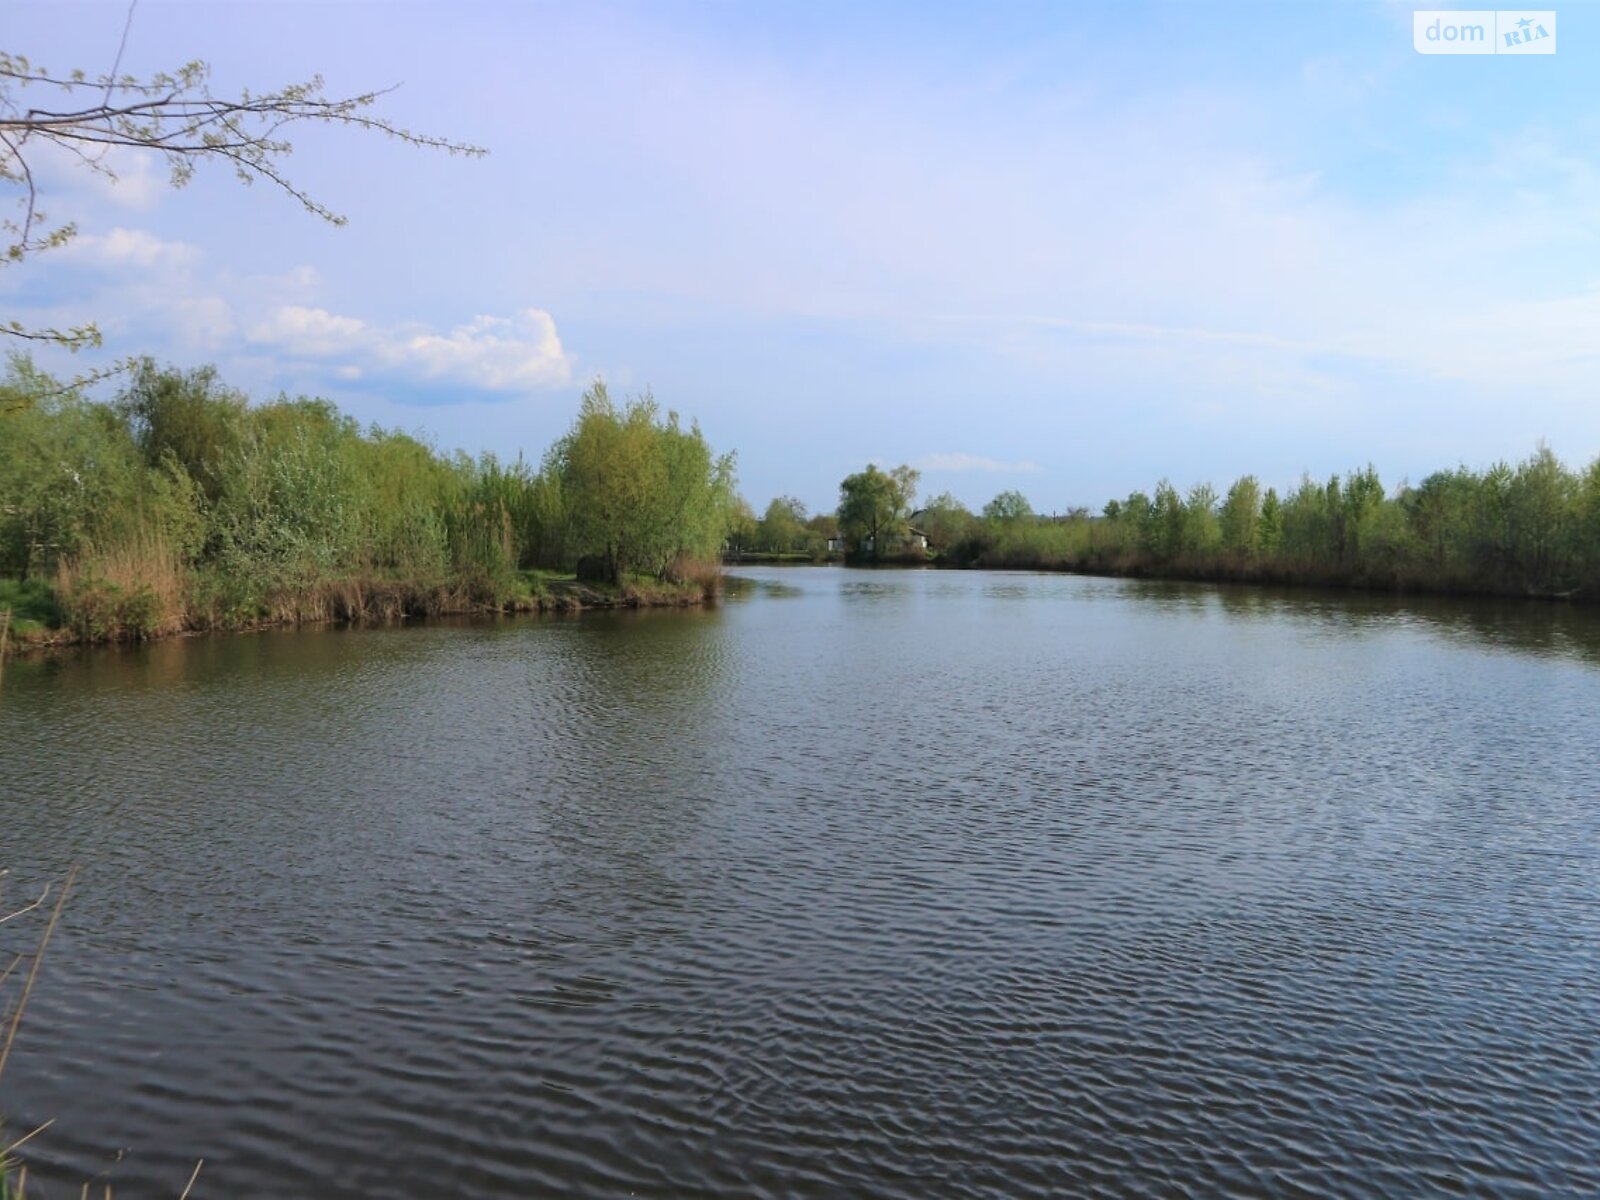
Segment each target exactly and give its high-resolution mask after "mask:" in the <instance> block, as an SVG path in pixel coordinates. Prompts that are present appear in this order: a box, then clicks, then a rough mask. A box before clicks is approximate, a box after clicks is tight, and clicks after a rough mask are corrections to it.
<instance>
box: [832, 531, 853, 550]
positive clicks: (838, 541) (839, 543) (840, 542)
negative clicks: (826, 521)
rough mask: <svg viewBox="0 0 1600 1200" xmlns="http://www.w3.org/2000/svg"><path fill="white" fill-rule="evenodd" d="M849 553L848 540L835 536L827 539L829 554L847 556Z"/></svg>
mask: <svg viewBox="0 0 1600 1200" xmlns="http://www.w3.org/2000/svg"><path fill="white" fill-rule="evenodd" d="M849 551H850V539H849V538H845V537H840V536H839V535H837V534H835V535H834V536H833V537H831V538H829V539H828V553H829V554H847V553H849Z"/></svg>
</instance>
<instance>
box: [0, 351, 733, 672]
mask: <svg viewBox="0 0 1600 1200" xmlns="http://www.w3.org/2000/svg"><path fill="white" fill-rule="evenodd" d="M0 400H3V401H4V403H0V611H6V610H9V611H11V612H12V614H13V617H12V625H11V636H12V638H13V639H15V640H19V641H23V642H27V641H30V640H31V641H39V640H51V639H54V640H82V641H113V640H132V639H141V638H150V637H158V636H162V635H165V634H170V633H176V632H180V631H184V630H206V629H232V628H244V627H250V626H256V625H263V624H272V623H282V622H294V621H316V620H327V619H352V620H353V619H363V618H392V617H399V616H404V615H424V614H435V613H444V612H463V611H479V610H491V609H501V610H506V609H510V610H518V609H537V608H541V607H563V606H580V605H583V604H585V603H589V604H593V603H679V602H687V601H690V600H695V599H700V598H703V597H704V596H706V595H708V594H710V593H712V592H714V591H715V589H716V587H717V584H718V579H719V574H718V569H717V559H718V557H719V555H720V552H721V550H722V547H723V545H724V542H725V539H726V535H727V531H728V528H729V526H730V524H731V522H732V520H733V516H734V478H733V458H732V456H731V455H724V456H718V455H716V454H714V453H713V451H712V449H711V447H710V446H709V444H708V443H707V442H706V440H705V438H704V437H703V436H702V434H701V432H700V430H699V428H698V427H696V426H689V427H687V428H686V427H684V426H683V424H682V423H681V422H680V421H679V419H678V417H677V415H676V414H673V413H668V414H666V415H664V416H663V415H662V413H661V412H660V410H659V409H658V408H657V406H656V404H655V402H654V401H653V400H652V399H651V398H650V397H649V396H644V397H641V398H638V399H635V400H632V401H628V402H626V403H623V404H620V405H619V404H617V403H615V402H614V401H613V400H612V399H611V397H610V396H609V394H608V393H607V391H606V388H605V386H604V384H601V383H596V384H595V385H594V387H592V388H591V389H590V390H589V392H588V393H587V394H586V395H585V396H584V398H583V401H582V405H581V407H580V410H579V413H578V416H577V419H576V420H575V421H574V423H573V425H572V428H571V430H570V432H569V433H568V434H567V435H566V436H565V437H564V438H562V439H561V440H560V441H558V442H557V443H556V444H555V445H554V446H552V447H551V448H550V450H549V451H548V453H547V454H546V455H545V456H544V458H543V460H542V461H541V463H540V465H539V466H538V467H534V466H532V465H530V464H529V463H528V462H527V461H526V460H525V459H523V458H520V457H519V458H517V459H515V460H513V461H505V460H502V459H500V458H497V457H496V456H494V455H489V454H486V455H482V456H480V457H477V458H473V457H471V456H469V455H466V454H463V453H455V454H447V453H443V452H440V451H438V450H436V449H435V448H434V447H432V446H431V445H429V444H428V443H426V442H424V441H422V440H420V439H419V438H417V437H414V436H412V435H410V434H406V433H401V432H397V431H394V430H385V429H380V428H377V427H372V428H367V429H363V428H361V427H360V426H359V425H358V424H357V423H356V422H355V420H353V419H352V418H351V417H349V416H347V415H345V414H343V413H341V412H340V411H339V410H338V409H337V408H336V407H335V406H334V405H333V404H331V403H330V402H328V401H326V400H321V399H313V398H306V397H298V398H290V397H287V396H281V397H279V398H278V399H276V400H273V401H270V402H268V403H264V404H252V403H250V402H249V401H248V399H247V398H246V397H245V396H244V395H242V394H241V393H239V392H237V391H234V390H233V389H231V388H229V387H227V386H226V385H225V384H224V383H223V382H222V381H221V380H220V379H219V378H218V377H217V375H216V373H215V372H214V371H212V370H211V369H209V368H202V369H199V370H193V371H180V370H176V369H172V368H158V367H157V366H155V365H154V364H152V363H149V362H146V363H144V364H143V365H141V366H140V367H139V368H138V369H137V370H136V371H134V372H133V374H132V375H131V376H130V378H129V380H128V382H127V383H126V385H125V386H124V387H123V389H122V390H121V392H120V393H119V394H118V395H117V396H116V397H115V398H114V399H111V400H109V401H101V400H95V399H91V398H88V397H86V396H84V395H82V394H80V393H78V392H76V391H74V390H72V389H70V388H63V387H61V386H60V385H59V384H57V383H55V381H53V380H49V379H46V378H43V377H42V376H40V375H39V374H38V373H37V372H35V371H34V369H33V368H32V366H31V365H30V364H29V363H28V361H27V360H26V359H23V358H13V359H12V361H11V365H10V369H9V372H8V374H7V376H6V377H5V379H4V381H3V382H0ZM574 577H575V578H574Z"/></svg>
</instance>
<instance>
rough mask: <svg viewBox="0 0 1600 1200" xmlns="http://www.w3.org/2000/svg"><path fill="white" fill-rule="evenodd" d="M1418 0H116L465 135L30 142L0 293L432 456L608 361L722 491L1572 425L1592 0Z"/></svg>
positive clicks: (29, 15) (1583, 377)
mask: <svg viewBox="0 0 1600 1200" xmlns="http://www.w3.org/2000/svg"><path fill="white" fill-rule="evenodd" d="M1415 7H1420V6H1417V5H1413V4H1406V5H1397V4H1386V3H1345V2H1340V3H1325V4H1319V3H1281V4H1247V5H1228V4H1177V3H1168V4H1121V5H1116V6H1094V7H1091V6H1087V5H1075V4H1065V3H1043V4H985V5H977V4H960V5H956V4H948V5H946V4H927V3H918V4H889V3H880V4H870V5H861V4H832V3H765V4H756V3H696V4H673V3H665V2H659V3H648V4H639V5H611V4H603V3H599V4H589V3H585V4H576V3H573V4H560V5H556V4H539V3H517V4H509V3H507V4H474V3H451V4H443V3H438V4H434V3H427V4H389V3H346V4H319V3H271V4H266V3H261V4H251V3H233V4H220V3H185V4H170V3H159V2H156V0H144V2H143V3H141V4H140V6H139V8H138V10H137V13H136V16H135V19H134V22H133V26H132V31H131V35H130V39H129V44H128V49H127V52H126V55H125V58H124V68H125V69H130V70H134V71H137V72H148V71H150V70H153V69H157V68H162V67H172V66H175V65H178V64H180V63H182V62H185V61H187V60H189V59H192V58H203V59H205V60H207V61H208V62H210V63H211V64H212V67H213V86H214V89H215V90H217V91H218V92H221V93H228V92H234V91H237V90H239V89H241V88H244V87H250V88H253V89H257V90H261V89H264V88H268V87H272V86H277V85H281V84H283V83H286V82H289V81H291V80H296V79H301V78H304V77H307V76H309V75H312V74H315V73H321V74H322V75H323V76H325V77H326V79H327V81H328V85H329V90H330V92H332V93H335V94H347V93H352V92H358V91H363V90H367V89H369V88H373V87H381V86H387V85H390V84H394V83H401V84H403V86H402V87H401V88H400V90H399V91H397V92H396V93H394V94H393V95H392V96H390V97H388V98H386V99H385V100H384V101H383V104H382V111H383V112H384V113H385V114H387V115H390V116H392V117H393V118H394V119H396V120H397V121H398V122H399V123H401V124H404V125H408V126H411V127H414V128H416V129H417V130H419V131H422V132H428V133H441V134H447V135H449V136H452V137H456V138H460V139H463V140H468V141H472V142H477V143H480V144H482V145H484V146H486V147H488V148H489V150H490V151H491V153H490V155H489V157H488V158H486V159H482V160H464V159H459V158H447V157H445V156H442V155H437V154H431V153H427V152H424V151H418V150H413V149H409V148H407V147H404V146H400V145H396V144H394V143H391V142H388V141H385V140H382V139H380V138H376V137H369V136H362V135H360V134H357V133H354V132H350V131H338V130H318V129H306V130H304V131H303V132H301V133H300V134H299V135H298V136H297V137H296V138H295V153H294V154H293V156H292V157H291V158H290V159H289V160H288V164H287V165H288V168H289V173H290V174H291V176H292V178H293V179H294V180H295V182H296V183H298V184H300V185H301V186H303V187H305V188H306V189H307V190H309V191H310V192H312V193H313V194H314V195H316V196H317V198H318V199H320V200H322V201H324V202H325V203H327V204H328V205H330V206H331V207H333V208H334V209H336V210H338V211H340V212H342V213H344V214H346V215H347V216H348V217H349V218H350V220H349V224H348V225H347V226H345V227H343V228H333V227H329V226H326V225H323V224H321V223H319V222H318V221H317V220H315V219H314V218H312V217H310V216H308V215H307V214H306V213H304V212H303V211H301V210H300V209H299V208H298V206H297V205H295V204H294V202H293V201H291V200H289V199H288V198H286V197H284V196H282V195H280V194H276V193H274V192H273V191H272V190H271V189H269V188H267V187H265V186H262V185H257V186H255V187H252V188H244V187H241V186H239V185H238V184H237V183H236V182H235V181H234V180H233V179H232V177H231V175H229V174H228V173H227V172H225V171H221V170H216V169H213V170H211V171H205V172H202V174H201V175H200V176H199V177H198V178H197V179H196V180H195V182H194V183H192V184H191V185H190V186H189V187H187V188H185V189H183V190H182V191H177V192H174V191H172V190H171V189H169V188H168V187H166V185H165V176H164V172H163V171H162V169H161V168H160V167H159V165H158V164H154V163H150V162H144V161H140V160H138V159H133V158H127V159H118V160H116V161H114V163H113V165H114V166H115V167H116V169H117V171H118V173H119V181H118V182H117V184H115V185H114V186H113V185H111V184H108V183H107V182H106V181H104V180H101V179H96V178H92V177H89V176H87V175H85V174H84V173H82V172H81V171H76V170H74V169H72V168H71V167H70V166H69V165H68V164H65V163H63V162H59V161H50V162H46V163H44V164H43V166H42V170H41V174H42V182H43V187H44V190H45V200H46V203H45V207H46V209H47V210H48V211H49V212H50V214H51V215H52V216H54V217H58V218H62V219H73V220H76V221H77V222H78V224H79V227H80V230H81V235H80V237H79V239H78V241H77V242H76V244H74V245H73V246H70V247H68V248H66V249H63V250H60V251H56V252H53V253H52V254H50V255H48V256H46V255H41V256H39V257H38V258H37V259H35V260H34V261H32V262H30V263H28V264H25V265H24V266H21V267H13V268H8V270H7V271H6V272H4V273H0V305H3V306H4V308H5V309H6V310H8V311H9V313H12V314H15V315H17V316H19V317H21V318H24V319H28V320H33V321H49V322H52V323H60V322H63V321H72V320H83V319H94V320H97V321H98V322H99V323H100V325H101V327H102V329H103V330H104V332H105V334H106V347H105V351H104V352H103V355H102V358H106V359H109V358H113V357H120V356H123V355H127V354H136V353H137V354H145V353H148V354H152V355H154V356H156V357H157V358H161V359H166V360H170V361H173V362H176V363H179V364H182V365H194V364H198V363H202V362H214V363H216V364H217V365H218V367H219V368H220V369H221V371H222V372H223V374H224V376H225V378H227V379H228V380H229V381H231V382H233V383H234V384H236V385H237V386H239V387H242V388H244V389H246V390H248V391H249V392H250V393H251V394H253V395H256V396H263V397H265V396H270V395H274V394H276V393H277V392H278V391H279V390H287V391H289V392H291V393H294V392H306V393H316V394H322V395H326V396H329V397H331V398H333V399H335V400H337V401H338V402H339V403H340V404H341V405H342V406H343V407H344V408H346V409H347V410H348V411H350V412H351V413H353V414H355V415H356V416H357V417H359V418H361V419H362V420H363V421H378V422H381V423H382V424H384V425H389V426H398V427H402V428H406V429H412V430H423V431H426V432H427V433H428V434H429V435H430V436H431V437H432V438H433V440H434V441H436V442H437V443H438V444H440V445H441V446H445V447H458V446H459V447H464V448H466V449H469V450H472V451H477V450H484V449H489V450H494V451H496V452H499V453H502V454H506V455H513V456H514V455H515V453H516V452H517V451H518V450H519V449H520V450H525V451H526V452H527V453H528V454H529V455H530V456H532V457H537V456H538V455H539V454H540V453H541V452H542V451H543V449H544V448H545V446H547V445H548V444H549V442H550V441H552V440H553V439H554V438H555V437H557V436H559V435H560V434H561V433H562V432H563V431H564V429H565V428H566V426H567V425H568V423H569V422H570V420H571V417H572V414H573V412H574V410H575V407H576V401H577V398H578V396H579V395H580V394H581V392H582V390H583V389H584V387H585V386H586V385H587V384H588V383H589V382H590V381H591V380H593V379H594V378H596V377H597V376H599V377H604V378H605V379H606V380H607V382H608V383H609V384H610V385H611V386H612V388H613V391H614V392H616V391H620V392H622V393H632V392H636V391H639V390H641V389H644V388H647V387H648V388H650V389H651V390H652V391H653V392H654V394H655V396H656V398H657V400H659V401H660V402H661V403H662V405H663V406H665V407H670V408H675V409H677V410H679V411H680V412H682V413H684V414H685V415H686V416H693V417H695V418H698V419H699V421H700V422H701V424H702V426H703V427H704V429H705V431H706V433H707V435H708V437H709V438H710V440H711V441H712V443H713V444H714V445H715V446H716V447H717V448H718V449H735V450H737V451H738V455H739V469H740V478H741V485H742V490H743V491H744V492H745V494H746V495H747V496H748V497H749V498H750V500H751V501H752V502H753V503H754V504H755V505H756V506H757V508H758V509H759V508H760V507H762V506H764V505H765V503H766V501H767V500H768V499H770V498H771V497H772V496H773V495H776V494H779V493H789V494H794V495H797V496H799V497H800V498H801V499H802V500H804V501H805V502H806V503H807V504H808V505H810V506H811V507H812V508H813V509H829V508H831V507H832V506H833V504H834V503H835V502H836V500H837V484H838V480H839V479H840V478H841V477H842V476H843V475H844V474H846V473H848V472H850V471H852V470H858V469H860V467H861V466H862V465H864V464H865V463H866V462H867V461H869V460H872V461H877V462H880V463H882V464H884V465H894V464H897V463H902V462H908V463H911V464H913V465H916V466H918V467H920V468H921V470H922V473H923V486H922V491H923V494H924V495H930V494H932V493H934V492H938V491H943V490H947V489H948V490H950V491H952V492H954V493H955V494H956V495H957V496H958V497H960V498H962V499H963V500H965V501H967V502H968V503H969V504H972V505H974V506H977V505H981V504H982V503H984V502H985V501H986V500H988V499H989V498H990V497H991V496H993V495H994V494H995V493H996V492H998V491H1001V490H1004V489H1008V488H1018V489H1020V490H1021V491H1023V492H1024V493H1025V494H1027V495H1028V496H1029V498H1030V499H1031V500H1032V501H1033V503H1034V505H1035V507H1036V508H1039V509H1042V510H1045V511H1049V510H1052V509H1054V510H1060V509H1064V508H1066V507H1068V506H1071V505H1075V504H1089V505H1092V506H1094V507H1096V508H1098V507H1099V505H1100V504H1101V503H1103V502H1104V501H1105V500H1106V499H1107V498H1109V497H1111V496H1119V495H1125V494H1126V493H1127V492H1128V491H1130V490H1131V489H1133V488H1135V487H1142V488H1148V487H1149V486H1151V485H1152V484H1153V483H1154V482H1155V481H1156V480H1157V479H1158V478H1160V477H1162V476H1167V477H1170V478H1171V479H1172V480H1173V481H1174V482H1175V483H1177V484H1178V485H1179V486H1180V487H1183V486H1187V485H1188V484H1189V483H1192V482H1196V481H1199V480H1211V481H1213V482H1215V483H1216V484H1218V485H1219V486H1223V487H1225V486H1226V484H1227V483H1228V482H1229V481H1231V480H1232V479H1233V478H1234V477H1236V476H1237V475H1239V474H1242V473H1244V472H1247V471H1248V472H1254V473H1256V474H1258V475H1259V476H1261V477H1262V479H1263V480H1264V481H1266V482H1268V483H1274V484H1278V485H1284V484H1290V483H1292V482H1293V481H1294V480H1295V479H1297V478H1298V477H1299V475H1300V473H1301V472H1302V471H1308V470H1309V471H1311V472H1312V473H1314V474H1317V475H1325V474H1327V473H1330V472H1334V471H1343V470H1347V469H1349V468H1351V467H1353V466H1359V465H1363V464H1365V463H1367V462H1368V461H1371V462H1374V463H1375V464H1376V465H1377V466H1378V467H1379V469H1380V471H1381V472H1382V473H1383V475H1384V478H1385V479H1386V481H1387V482H1389V483H1390V484H1391V485H1392V484H1394V483H1397V482H1399V480H1400V479H1401V478H1402V477H1405V476H1409V477H1411V478H1412V479H1416V478H1420V477H1421V476H1422V475H1424V474H1426V473H1427V472H1429V471H1431V470H1433V469H1435V468H1438V467H1442V466H1450V465H1454V464H1455V463H1457V462H1466V463H1468V464H1471V465H1484V464H1487V463H1488V462H1491V461H1493V460H1495V459H1498V458H1502V457H1509V458H1519V457H1521V456H1523V455H1525V454H1527V453H1528V452H1530V451H1531V450H1532V449H1533V448H1534V446H1535V445H1536V443H1537V442H1538V441H1539V440H1540V439H1545V440H1547V441H1548V442H1549V443H1550V445H1551V446H1552V447H1553V448H1554V449H1555V450H1556V452H1557V453H1558V454H1559V455H1561V456H1562V457H1564V458H1566V459H1567V460H1568V461H1570V462H1573V463H1575V464H1576V463H1586V462H1588V461H1590V460H1591V459H1593V458H1594V457H1595V456H1596V454H1597V453H1600V404H1597V402H1596V401H1597V396H1596V384H1597V382H1600V160H1597V158H1596V154H1597V151H1596V147H1600V87H1596V85H1595V82H1594V81H1595V79H1596V78H1600V7H1596V6H1594V5H1591V4H1584V5H1566V6H1563V7H1560V8H1559V9H1557V13H1558V19H1559V26H1558V36H1559V47H1560V48H1559V51H1558V53H1557V54H1555V55H1553V56H1541V57H1521V58H1517V57H1505V56H1461V57H1425V56H1422V55H1418V54H1417V53H1416V52H1415V51H1414V50H1413V48H1412V11H1413V8H1415ZM124 13H125V7H124V6H122V5H98V4H87V3H85V4H79V3H61V2H53V3H48V4H47V3H25V2H18V0H5V2H4V3H3V5H0V44H3V45H4V46H5V47H6V48H8V49H10V50H12V51H14V52H18V51H20V52H22V53H26V54H27V55H28V56H29V57H30V58H32V59H33V60H34V61H35V62H38V63H42V64H44V65H46V66H48V67H51V68H53V69H57V70H66V69H68V68H70V67H74V66H81V67H83V68H85V69H86V70H89V71H90V72H91V73H94V72H97V71H100V70H104V69H106V68H107V67H108V66H109V65H110V61H111V59H112V57H113V55H114V54H115V51H116V46H117V41H118V38H119V36H120V34H121V30H122V22H123V16H124ZM48 365H51V366H62V365H64V366H65V367H67V368H68V369H71V368H73V367H82V366H86V365H91V361H90V360H89V359H88V358H87V357H86V356H85V357H83V358H81V360H80V362H79V363H77V364H57V363H55V362H53V361H52V362H49V363H48Z"/></svg>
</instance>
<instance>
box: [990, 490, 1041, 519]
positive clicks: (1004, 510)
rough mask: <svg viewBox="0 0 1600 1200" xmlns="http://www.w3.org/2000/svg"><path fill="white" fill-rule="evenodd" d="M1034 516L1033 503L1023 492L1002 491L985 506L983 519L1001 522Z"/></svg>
mask: <svg viewBox="0 0 1600 1200" xmlns="http://www.w3.org/2000/svg"><path fill="white" fill-rule="evenodd" d="M1032 516H1033V505H1031V504H1029V503H1028V498H1027V497H1026V496H1024V495H1023V494H1022V493H1021V492H1017V491H1010V492H1001V493H1000V494H999V495H998V496H996V497H995V498H994V499H993V500H991V501H989V503H987V504H985V505H984V506H983V519H984V520H985V521H995V522H999V523H1002V524H1004V523H1010V522H1014V521H1023V520H1026V519H1028V518H1029V517H1032Z"/></svg>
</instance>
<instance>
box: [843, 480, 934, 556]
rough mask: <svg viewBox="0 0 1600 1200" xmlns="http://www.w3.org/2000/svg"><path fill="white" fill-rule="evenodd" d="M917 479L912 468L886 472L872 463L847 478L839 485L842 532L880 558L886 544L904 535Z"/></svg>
mask: <svg viewBox="0 0 1600 1200" xmlns="http://www.w3.org/2000/svg"><path fill="white" fill-rule="evenodd" d="M917 479H918V473H917V472H916V471H914V470H912V469H911V468H910V467H905V466H901V467H896V468H894V470H892V471H887V472H886V471H880V470H879V469H878V467H877V465H876V464H871V463H869V464H868V466H867V469H866V470H865V471H861V472H858V473H857V474H855V475H849V476H846V477H845V479H844V480H843V481H842V482H841V483H840V484H839V531H840V532H841V533H842V534H843V535H844V536H845V537H847V538H849V539H850V540H851V541H853V542H855V543H856V545H857V546H858V547H860V548H862V549H866V550H867V552H868V553H870V554H871V555H872V556H873V557H874V558H881V557H882V556H883V549H884V545H885V543H886V542H887V541H888V540H889V539H890V538H894V537H899V536H901V535H903V534H904V532H905V528H906V516H907V514H908V513H909V512H910V511H911V501H912V499H913V497H915V495H916V491H917Z"/></svg>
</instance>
